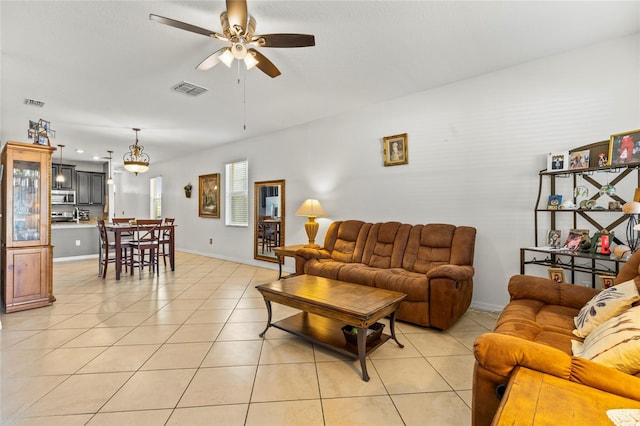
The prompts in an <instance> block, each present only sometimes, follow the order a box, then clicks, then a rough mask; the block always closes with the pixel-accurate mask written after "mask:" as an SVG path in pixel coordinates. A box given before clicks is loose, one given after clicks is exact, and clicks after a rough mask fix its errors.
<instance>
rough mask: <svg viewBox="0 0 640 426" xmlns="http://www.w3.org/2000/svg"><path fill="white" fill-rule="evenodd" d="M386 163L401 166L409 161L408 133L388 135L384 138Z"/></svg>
mask: <svg viewBox="0 0 640 426" xmlns="http://www.w3.org/2000/svg"><path fill="white" fill-rule="evenodd" d="M382 141H383V145H384V147H383V148H384V150H383V153H384V165H385V166H399V165H401V164H408V163H409V155H408V144H409V141H408V138H407V134H406V133H403V134H401V135H394V136H387V137H385V138H383V140H382Z"/></svg>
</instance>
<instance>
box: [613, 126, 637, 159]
mask: <svg viewBox="0 0 640 426" xmlns="http://www.w3.org/2000/svg"><path fill="white" fill-rule="evenodd" d="M637 162H640V130H631V131H629V132H624V133H616V134H613V135H611V139H610V141H609V164H610V165H612V166H615V165H619V164H627V163H637Z"/></svg>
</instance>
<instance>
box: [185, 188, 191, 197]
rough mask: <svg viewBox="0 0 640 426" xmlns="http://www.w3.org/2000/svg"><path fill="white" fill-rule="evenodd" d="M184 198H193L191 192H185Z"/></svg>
mask: <svg viewBox="0 0 640 426" xmlns="http://www.w3.org/2000/svg"><path fill="white" fill-rule="evenodd" d="M184 196H185V197H187V198H191V191H187V190H186V189H185V190H184Z"/></svg>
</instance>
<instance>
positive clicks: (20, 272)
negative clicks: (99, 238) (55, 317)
mask: <svg viewBox="0 0 640 426" xmlns="http://www.w3.org/2000/svg"><path fill="white" fill-rule="evenodd" d="M53 151H55V148H52V147H49V146H43V145H35V144H26V143H20V142H7V143H6V144H5V145H4V147H3V148H2V175H1V176H0V179H1V181H0V182H1V185H2V230H1V239H2V241H1V244H2V246H1V247H2V260H1V261H2V300H3V303H4V307H5V312H7V313H10V312H15V311H22V310H25V309H31V308H38V307H41V306H47V305H50V304H51V303H53V302H54V301H55V298H54V297H53V269H52V267H53V247H52V246H51V211H50V210H51V203H50V193H51V191H50V188H51V183H50V182H51V175H50V173H51V153H52V152H53Z"/></svg>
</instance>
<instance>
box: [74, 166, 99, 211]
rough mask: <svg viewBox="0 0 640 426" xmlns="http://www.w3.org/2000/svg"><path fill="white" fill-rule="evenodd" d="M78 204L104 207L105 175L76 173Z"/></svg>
mask: <svg viewBox="0 0 640 426" xmlns="http://www.w3.org/2000/svg"><path fill="white" fill-rule="evenodd" d="M76 204H78V205H104V173H96V172H80V171H78V172H76Z"/></svg>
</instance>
